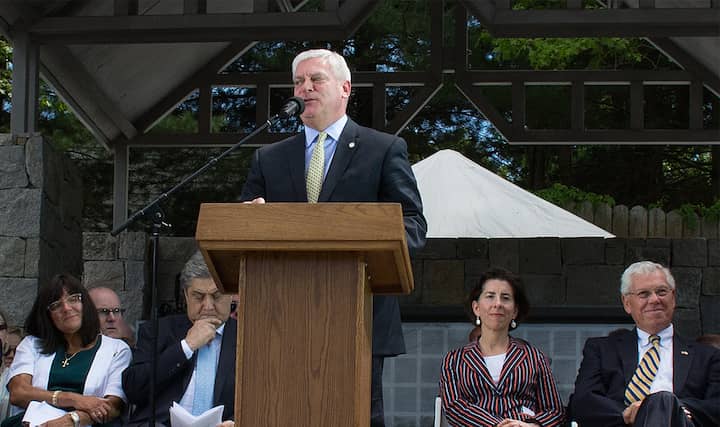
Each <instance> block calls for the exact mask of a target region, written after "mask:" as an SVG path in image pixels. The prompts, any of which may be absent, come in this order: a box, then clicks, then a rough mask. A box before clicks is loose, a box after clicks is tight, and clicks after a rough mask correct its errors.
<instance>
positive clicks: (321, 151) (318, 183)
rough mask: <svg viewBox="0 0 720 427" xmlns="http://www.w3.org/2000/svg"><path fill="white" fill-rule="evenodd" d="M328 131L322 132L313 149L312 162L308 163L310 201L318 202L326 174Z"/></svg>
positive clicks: (307, 186)
mask: <svg viewBox="0 0 720 427" xmlns="http://www.w3.org/2000/svg"><path fill="white" fill-rule="evenodd" d="M326 137H327V133H325V132H320V134H319V135H318V137H317V142H316V143H315V148H314V149H313V153H312V157H310V164H309V165H308V172H307V178H306V180H307V181H306V183H305V188H306V190H307V200H308V202H310V203H317V201H318V198H319V197H320V189H321V188H322V183H323V177H324V175H325V146H324V144H325V138H326Z"/></svg>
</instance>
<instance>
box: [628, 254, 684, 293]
mask: <svg viewBox="0 0 720 427" xmlns="http://www.w3.org/2000/svg"><path fill="white" fill-rule="evenodd" d="M656 271H660V272H662V273H663V274H664V275H665V282H666V283H667V285H668V286H670V289H675V278H674V277H673V275H672V274H671V273H670V270H669V269H668V268H667V267H665V266H663V265H662V264H658V263H656V262H652V261H638V262H636V263H634V264H630V266H629V267H628V268H626V269H625V271H624V272H623V274H622V276H621V277H620V293H621V294H622V295H627V294H628V292H630V285H632V276H633V275H634V274H652V273H654V272H656Z"/></svg>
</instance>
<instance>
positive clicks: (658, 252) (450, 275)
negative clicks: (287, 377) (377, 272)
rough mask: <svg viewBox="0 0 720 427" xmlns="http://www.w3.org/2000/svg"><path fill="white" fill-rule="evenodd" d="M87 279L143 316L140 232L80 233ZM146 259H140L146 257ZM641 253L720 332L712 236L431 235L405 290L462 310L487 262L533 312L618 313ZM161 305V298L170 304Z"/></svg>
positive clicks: (591, 317) (170, 285)
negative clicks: (511, 277)
mask: <svg viewBox="0 0 720 427" xmlns="http://www.w3.org/2000/svg"><path fill="white" fill-rule="evenodd" d="M83 240H84V245H85V246H84V251H83V252H84V257H85V276H84V281H85V283H92V282H98V281H104V282H110V283H112V284H113V287H114V288H115V289H117V290H118V292H119V293H120V294H121V298H122V299H123V301H124V303H125V305H126V306H127V307H128V308H129V309H130V312H129V313H128V317H129V320H131V321H134V320H136V319H138V318H139V316H140V311H141V308H140V305H141V302H142V287H143V284H144V283H145V282H144V281H145V280H146V279H145V276H146V271H147V270H148V268H149V261H148V260H149V256H148V257H145V256H144V253H145V252H147V238H146V237H145V234H144V233H126V234H122V235H121V236H119V237H118V238H114V237H110V236H109V235H108V234H106V233H85V234H84V239H83ZM160 248H161V257H160V258H161V265H160V286H159V290H158V295H159V299H160V302H161V304H164V305H165V307H174V306H175V305H176V301H175V293H174V291H175V277H176V275H177V273H178V272H179V271H180V270H181V268H182V265H183V263H184V261H185V260H186V259H187V258H189V256H190V255H191V254H192V252H193V251H194V249H195V242H194V240H193V239H192V238H162V239H161V241H160ZM144 259H145V261H143V260H144ZM641 259H650V260H655V261H658V262H660V263H663V264H665V265H669V266H670V268H671V270H672V272H673V274H674V276H675V278H676V280H677V284H678V308H677V310H676V317H677V322H676V323H677V326H678V329H679V330H680V331H681V332H682V333H683V334H685V335H687V336H691V337H695V336H697V335H700V334H701V333H720V312H719V311H718V310H713V307H720V240H717V239H704V238H693V239H619V238H614V239H603V238H563V239H560V238H531V239H430V240H428V244H427V246H426V247H425V249H424V250H423V251H421V252H420V253H419V254H418V255H417V256H416V257H415V259H414V260H413V271H414V276H415V291H414V292H413V293H412V294H411V295H408V296H403V297H401V304H402V310H403V316H404V317H405V318H406V319H408V320H413V321H433V320H439V321H447V320H462V319H463V315H464V314H463V311H462V308H461V301H463V299H464V297H465V295H466V294H467V292H468V291H469V290H470V289H471V288H472V286H474V285H475V283H476V282H477V280H478V278H479V277H480V275H481V274H482V272H483V271H485V270H486V269H487V268H488V267H489V266H491V265H492V266H502V267H505V268H508V269H510V270H512V271H515V272H518V273H519V274H520V275H521V276H522V277H523V280H524V282H525V286H526V289H527V293H528V297H529V299H530V302H531V304H532V306H533V310H532V314H533V315H534V316H533V318H532V319H531V320H532V321H533V322H548V323H549V322H561V323H562V322H586V323H622V322H627V321H630V320H631V319H630V318H629V316H627V315H626V314H625V312H624V311H623V309H622V306H621V304H620V298H619V286H620V275H621V273H622V271H623V270H624V269H625V267H626V266H627V265H628V264H630V263H632V262H635V261H638V260H641ZM166 309H167V308H166Z"/></svg>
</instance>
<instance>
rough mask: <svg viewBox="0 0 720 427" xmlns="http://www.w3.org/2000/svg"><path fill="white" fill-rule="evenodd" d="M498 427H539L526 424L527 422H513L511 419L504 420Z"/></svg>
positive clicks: (533, 424)
mask: <svg viewBox="0 0 720 427" xmlns="http://www.w3.org/2000/svg"><path fill="white" fill-rule="evenodd" d="M496 427H538V425H537V424H535V423H526V422H525V421H521V420H513V419H510V418H505V419H504V420H502V421H500V422H499V423H498V424H497V425H496Z"/></svg>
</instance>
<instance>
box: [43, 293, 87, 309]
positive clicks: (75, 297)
mask: <svg viewBox="0 0 720 427" xmlns="http://www.w3.org/2000/svg"><path fill="white" fill-rule="evenodd" d="M81 302H82V294H72V295H68V296H66V297H65V298H60V299H59V300H57V301H54V302H51V303H50V304H49V305H48V306H47V309H48V311H51V312H56V311H58V310H60V309H61V308H62V306H63V303H67V304H69V305H77V304H80V303H81Z"/></svg>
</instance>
